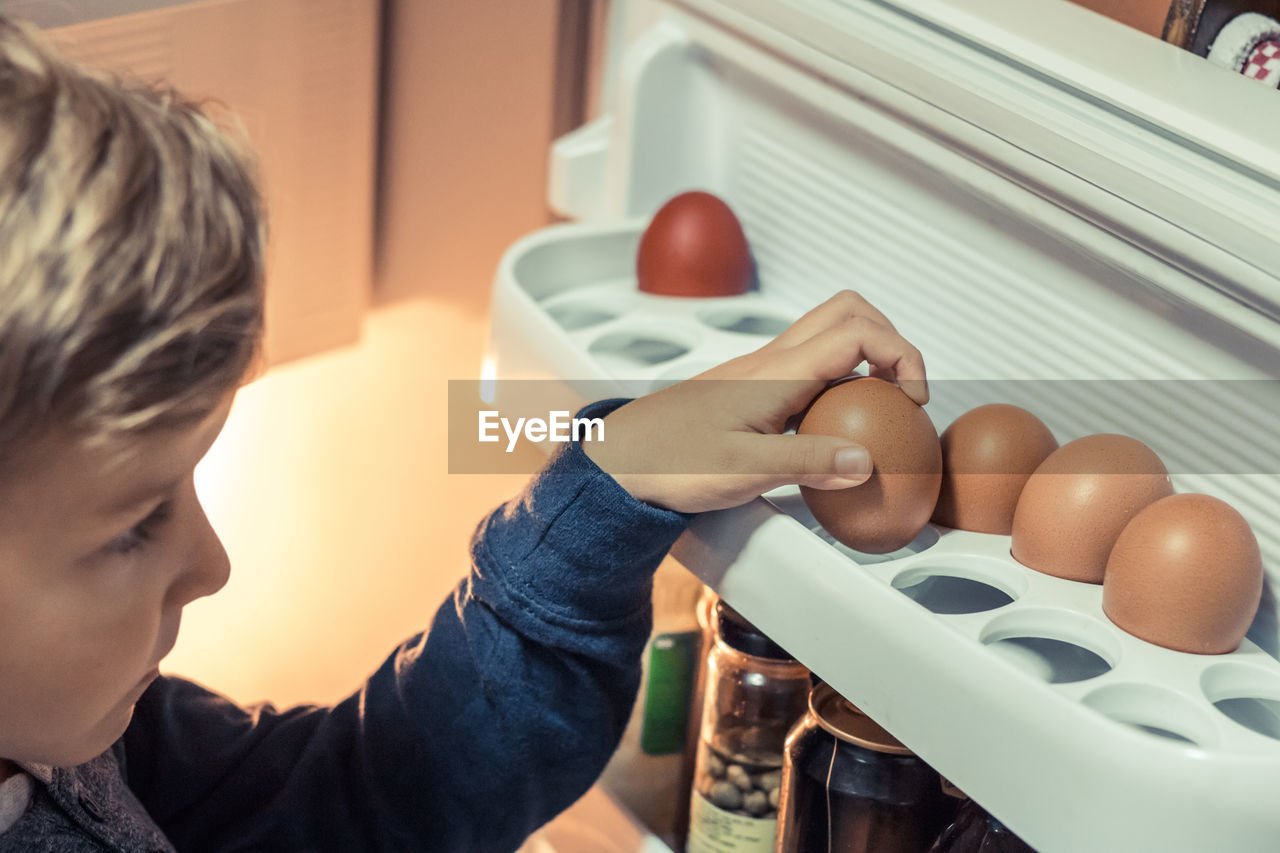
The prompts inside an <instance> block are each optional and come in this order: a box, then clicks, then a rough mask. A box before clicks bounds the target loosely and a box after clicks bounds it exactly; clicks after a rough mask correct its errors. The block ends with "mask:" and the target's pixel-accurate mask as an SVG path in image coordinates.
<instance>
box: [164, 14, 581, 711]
mask: <svg viewBox="0 0 1280 853" xmlns="http://www.w3.org/2000/svg"><path fill="white" fill-rule="evenodd" d="M556 6H557V4H556V3H554V2H549V0H530V2H523V3H513V2H507V0H503V2H497V0H469V2H465V3H461V2H442V0H391V2H390V3H389V8H388V10H387V13H388V14H389V16H390V18H389V21H388V23H389V27H388V34H389V38H388V41H387V43H386V45H385V48H386V50H387V51H388V52H387V71H388V79H387V89H386V97H385V101H384V104H383V109H384V114H383V118H384V121H383V131H384V135H383V140H382V141H383V151H382V154H383V163H382V167H383V170H382V176H383V183H382V204H381V226H382V231H381V240H380V241H379V242H380V249H381V259H382V261H381V264H380V268H379V274H378V276H377V287H378V291H377V294H378V299H377V301H378V302H379V307H377V308H376V309H375V310H374V312H373V313H372V314H370V315H369V316H368V317H367V319H366V321H365V323H364V328H363V334H362V336H361V339H360V341H359V342H358V343H357V344H356V345H354V346H348V347H344V348H341V349H337V350H334V351H330V352H326V353H323V354H320V355H317V356H313V357H310V358H305V359H300V360H296V361H293V362H290V363H288V364H285V365H282V366H279V367H277V368H275V369H273V370H272V371H271V372H269V373H268V374H267V375H266V376H265V377H263V378H262V379H260V380H258V382H256V383H254V384H253V385H251V386H249V387H247V388H245V389H244V390H243V391H242V392H241V394H240V396H239V398H238V399H237V402H236V405H235V408H234V409H233V411H232V414H231V418H230V420H229V421H228V424H227V428H226V430H225V431H224V433H223V436H222V437H221V438H220V439H219V440H218V443H217V444H215V446H214V448H213V450H212V451H211V452H210V454H209V457H208V459H207V460H206V462H205V463H204V464H203V465H202V468H201V470H200V477H199V479H198V485H199V488H200V493H201V496H202V499H203V500H204V502H205V505H206V508H207V510H208V512H209V515H210V518H211V520H212V522H213V524H214V527H215V529H217V530H218V531H219V533H220V535H221V536H222V537H223V541H224V543H225V544H226V547H227V550H228V552H229V554H230V556H231V561H232V577H231V581H230V583H229V584H228V585H227V587H226V589H225V590H224V591H223V592H221V593H219V594H218V595H216V596H214V597H213V598H210V599H205V600H202V601H199V602H196V603H194V604H193V605H191V606H189V607H188V608H187V614H186V617H185V620H184V625H183V632H182V636H181V638H180V639H179V642H178V646H177V648H176V649H175V651H174V652H173V654H172V655H171V656H170V657H169V658H168V660H167V661H166V662H165V664H164V665H163V666H162V669H164V670H165V671H167V672H175V673H180V674H184V675H189V676H192V677H195V678H197V679H199V680H201V681H204V682H206V683H208V684H210V685H211V686H213V687H216V688H217V689H220V690H222V691H224V692H226V693H228V694H229V695H231V696H232V697H233V698H235V699H237V700H239V701H242V702H251V701H255V700H259V699H270V700H272V701H274V702H276V703H277V704H291V703H294V702H298V701H330V700H334V699H337V698H339V697H340V696H342V695H344V694H345V693H346V692H347V691H349V690H350V689H352V688H353V687H355V686H356V685H357V684H358V683H359V681H360V680H361V679H362V678H363V677H364V676H365V675H366V674H367V673H368V672H369V671H370V670H371V669H372V668H373V667H374V666H376V665H377V664H378V663H379V662H380V661H381V660H382V658H383V656H384V655H385V654H386V652H387V651H388V650H389V649H390V648H391V647H392V646H393V645H394V644H395V643H396V642H397V641H398V640H399V639H400V638H402V637H404V636H406V635H408V634H409V633H411V632H413V631H415V630H417V629H419V628H421V627H423V626H424V625H425V624H426V623H427V620H428V619H429V618H430V616H431V614H432V613H433V612H434V610H435V608H436V606H437V604H438V603H439V602H440V600H441V598H442V597H443V596H445V595H446V594H447V593H448V591H449V589H450V588H451V587H452V586H453V584H454V583H455V582H456V581H457V579H458V578H459V577H461V576H462V574H463V573H464V571H465V570H466V568H467V557H468V553H467V552H468V547H467V546H468V540H469V537H470V535H471V532H472V530H473V529H474V528H475V525H476V522H477V521H478V520H479V519H480V518H481V517H482V515H483V514H484V513H485V512H486V511H487V510H488V509H489V508H490V507H492V506H494V505H496V504H497V503H499V502H501V501H502V500H504V499H505V498H506V497H508V496H510V495H511V494H514V493H515V492H516V491H518V490H519V488H520V487H521V486H522V485H523V484H524V482H526V481H527V479H528V478H527V477H524V476H463V475H453V476H451V475H450V474H449V473H448V452H447V451H448V448H447V442H446V439H447V436H446V434H445V428H446V425H447V419H446V417H445V414H446V392H447V380H449V379H466V378H478V376H479V372H480V362H481V357H482V352H483V349H484V345H485V339H486V335H487V330H488V305H489V285H490V280H491V277H492V274H493V271H494V269H495V267H496V265H497V263H498V259H499V257H500V255H501V253H502V251H503V249H504V248H505V247H506V246H507V245H508V244H509V243H511V242H512V241H513V240H514V239H516V238H517V237H519V236H521V235H522V234H525V233H527V232H528V231H530V230H532V229H535V228H538V227H540V226H541V225H543V224H545V223H546V221H547V214H546V208H545V203H544V201H543V198H544V193H545V181H546V167H545V162H546V156H547V150H548V145H549V142H550V136H551V113H552V109H551V105H552V98H553V93H552V77H553V62H552V59H553V53H554V43H555V35H556V26H555V15H556Z"/></svg>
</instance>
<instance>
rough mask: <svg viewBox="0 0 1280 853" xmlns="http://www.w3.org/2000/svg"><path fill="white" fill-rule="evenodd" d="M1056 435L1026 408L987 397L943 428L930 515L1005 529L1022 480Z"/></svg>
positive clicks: (962, 525)
mask: <svg viewBox="0 0 1280 853" xmlns="http://www.w3.org/2000/svg"><path fill="white" fill-rule="evenodd" d="M1057 449H1058V441H1057V439H1055V438H1054V437H1053V433H1051V432H1049V428H1048V427H1047V426H1045V425H1044V423H1043V422H1041V420H1040V419H1039V418H1037V417H1036V416H1035V415H1033V414H1031V413H1030V412H1028V411H1027V410H1026V409H1020V408H1018V407H1017V406H1010V405H1006V404H1004V403H991V404H990V405H987V406H979V407H978V408H976V409H973V410H972V411H969V412H965V413H964V414H963V415H961V416H960V417H958V418H956V419H955V420H954V421H953V422H952V424H951V426H949V427H947V428H946V430H944V431H943V433H942V490H941V491H940V492H939V494H938V506H937V508H936V509H935V510H934V511H933V520H934V521H936V522H937V523H938V524H941V525H944V526H946V527H955V528H958V529H960V530H973V531H976V532H978V533H1000V534H1003V535H1006V536H1007V535H1008V534H1009V533H1010V531H1012V530H1013V510H1014V508H1015V507H1016V506H1017V505H1018V495H1020V494H1021V493H1022V486H1023V484H1025V483H1026V482H1027V478H1028V477H1030V476H1031V472H1032V471H1034V470H1036V468H1037V467H1038V466H1039V465H1040V463H1041V462H1043V461H1044V460H1045V457H1047V456H1048V455H1049V454H1050V453H1052V452H1053V451H1055V450H1057Z"/></svg>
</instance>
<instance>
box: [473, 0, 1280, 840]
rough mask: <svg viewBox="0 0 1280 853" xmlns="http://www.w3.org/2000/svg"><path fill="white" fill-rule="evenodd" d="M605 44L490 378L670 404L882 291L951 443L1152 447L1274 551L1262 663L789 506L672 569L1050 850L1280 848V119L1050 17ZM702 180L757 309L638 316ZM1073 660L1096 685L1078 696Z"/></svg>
mask: <svg viewBox="0 0 1280 853" xmlns="http://www.w3.org/2000/svg"><path fill="white" fill-rule="evenodd" d="M612 32H613V38H614V42H613V44H614V46H615V47H616V48H617V50H616V51H615V52H614V53H613V54H612V56H611V61H610V63H609V66H608V67H609V71H608V78H609V79H608V81H607V83H605V84H604V85H603V86H602V91H603V93H604V95H603V99H604V109H603V111H602V113H601V115H600V116H599V117H597V118H596V119H595V120H594V121H593V122H591V123H590V124H588V125H586V126H584V127H583V128H581V129H579V130H578V131H575V132H574V133H572V134H570V135H568V136H567V137H564V138H562V139H561V140H560V141H559V142H558V143H557V144H556V145H555V146H554V148H553V151H552V158H551V167H550V175H549V186H548V193H549V198H550V200H551V203H552V205H553V206H554V207H556V208H557V209H558V210H560V211H562V212H564V213H565V214H567V215H569V216H571V217H573V218H575V219H576V220H577V221H576V222H573V223H569V224H563V225H558V226H554V227H552V228H549V229H546V230H543V231H539V232H536V233H534V234H531V235H529V236H528V237H526V238H524V239H522V240H520V241H518V242H517V243H516V244H514V245H513V246H512V247H511V248H510V249H509V250H508V252H507V253H506V255H505V256H504V258H503V261H502V263H501V265H500V267H499V269H498V271H497V274H496V276H495V280H494V298H493V315H492V320H491V324H492V333H491V352H490V357H491V358H493V359H494V361H495V363H496V367H497V375H498V377H499V378H500V379H524V378H539V379H556V380H561V385H562V388H563V392H564V394H565V396H566V398H572V399H581V400H583V401H585V397H586V396H590V395H591V394H593V393H595V391H596V390H597V389H598V388H599V387H600V386H599V385H595V384H593V385H590V386H584V385H580V384H578V383H577V382H576V380H592V381H593V382H604V383H606V384H607V385H608V386H609V387H610V388H611V389H612V390H614V391H615V392H616V393H619V394H630V395H635V394H641V393H644V392H646V391H648V390H650V389H652V388H655V387H658V386H660V385H661V384H663V383H666V382H669V381H672V380H675V379H680V378H685V377H688V376H691V375H694V374H696V373H698V372H700V371H701V370H703V369H705V368H706V367H708V366H710V365H713V364H716V363H719V362H721V361H723V360H726V359H727V358H730V357H733V356H735V355H738V354H741V353H744V352H747V351H750V350H752V349H755V348H757V347H758V346H760V345H761V344H762V343H763V342H764V341H766V340H768V339H769V338H770V337H771V336H772V335H774V334H776V333H777V332H778V331H779V330H780V329H781V328H785V325H786V324H787V323H788V322H789V321H790V320H792V319H794V318H795V317H798V316H799V315H800V314H801V313H803V312H804V311H805V310H807V309H808V308H810V307H812V306H813V305H815V304H817V303H818V302H819V301H821V300H822V299H824V298H825V297H827V296H828V295H830V294H831V293H833V292H834V291H836V290H839V289H841V288H844V287H853V288H855V289H857V290H859V291H860V292H861V293H863V294H864V295H866V296H867V298H868V299H870V301H872V302H873V303H874V304H876V305H877V306H878V307H880V308H881V309H882V310H883V311H884V312H885V313H886V314H887V315H888V316H889V317H890V318H892V319H893V321H894V322H895V324H896V325H897V326H898V328H899V329H900V330H901V331H902V333H903V334H904V335H905V336H906V337H907V338H908V339H909V340H911V341H912V342H913V343H915V344H916V345H917V346H918V347H920V349H921V350H922V352H923V353H924V356H925V359H926V363H927V364H928V367H929V376H930V379H931V382H932V383H933V387H934V392H935V393H934V399H933V400H932V401H931V403H930V404H929V406H928V407H927V411H929V413H930V415H931V417H932V419H933V421H934V423H935V424H936V425H937V427H938V428H939V430H941V429H943V428H945V427H946V426H947V424H949V423H950V421H951V420H953V419H954V418H955V417H956V416H958V415H959V414H961V413H963V412H965V411H967V410H969V409H971V408H974V407H975V406H977V405H980V404H982V403H986V402H996V401H1000V402H1013V403H1017V404H1019V405H1022V406H1024V407H1025V408H1028V409H1030V410H1031V411H1033V412H1035V413H1036V414H1037V415H1038V416H1040V417H1041V419H1042V420H1044V421H1045V422H1046V423H1047V424H1048V425H1049V426H1050V428H1051V429H1052V430H1053V431H1054V433H1055V435H1056V436H1057V438H1058V440H1059V442H1060V443H1066V442H1067V441H1069V440H1071V439H1073V438H1076V437H1079V436H1083V435H1087V434H1090V433H1096V432H1124V433H1127V434H1129V435H1133V436H1134V437H1137V438H1139V439H1141V440H1143V441H1146V442H1147V443H1148V444H1150V445H1151V446H1152V447H1153V448H1154V449H1156V450H1157V452H1158V453H1159V454H1160V455H1161V457H1162V458H1163V459H1164V460H1165V461H1166V464H1167V465H1168V467H1169V469H1170V471H1171V473H1172V479H1173V481H1174V485H1175V487H1176V489H1177V490H1178V491H1180V492H1204V493H1208V494H1211V495H1215V496H1217V497H1220V498H1222V499H1224V500H1226V501H1227V502H1228V503H1230V504H1232V505H1233V506H1234V507H1235V508H1236V509H1237V510H1239V511H1240V512H1241V513H1242V514H1243V515H1244V516H1245V517H1246V518H1247V519H1248V521H1249V522H1250V524H1251V526H1252V527H1253V530H1254V532H1255V534H1256V535H1257V538H1258V541H1259V544H1260V546H1261V549H1262V553H1263V558H1264V565H1265V568H1266V570H1267V578H1268V582H1267V588H1266V590H1265V591H1264V597H1263V606H1262V608H1261V609H1260V611H1259V615H1258V617H1257V619H1256V620H1255V622H1254V624H1253V627H1252V628H1251V630H1250V632H1249V637H1248V639H1247V640H1246V642H1245V643H1244V644H1243V645H1242V647H1241V648H1240V649H1239V650H1238V651H1236V652H1234V653H1232V654H1229V655H1220V656H1198V655H1190V654H1183V653H1178V652H1172V651H1169V650H1166V649H1162V648H1160V647H1157V646H1154V645H1151V644H1149V643H1145V642H1143V641H1141V640H1138V639H1136V638H1134V637H1132V636H1130V635H1128V634H1126V633H1124V632H1123V631H1121V630H1120V629H1118V628H1117V627H1116V626H1114V625H1113V624H1112V623H1110V622H1109V621H1108V620H1107V618H1106V617H1105V616H1104V615H1103V613H1102V611H1101V604H1100V600H1101V590H1100V588H1099V587H1096V586H1093V585H1089V584H1081V583H1075V582H1071V581H1064V580H1060V579H1058V578H1053V577H1050V576H1047V575H1042V574H1039V573H1036V572H1034V571H1031V570H1028V569H1026V568H1025V567H1023V566H1021V565H1020V564H1018V563H1017V562H1016V561H1014V560H1013V559H1012V558H1011V556H1010V554H1009V539H1008V537H999V536H994V535H986V534H975V533H966V532H961V531H950V530H946V529H943V528H939V527H936V526H930V527H928V528H926V529H925V531H924V532H923V533H922V534H921V535H920V537H918V538H917V540H916V541H915V542H913V543H911V545H909V546H908V547H907V548H905V549H902V550H901V551H899V552H895V553H892V554H889V555H867V554H860V553H857V552H853V551H851V550H849V549H848V548H846V547H844V546H842V545H839V544H836V543H834V542H833V540H832V539H831V538H830V537H829V536H827V535H826V534H824V532H823V531H822V530H821V528H820V527H819V526H818V525H817V524H816V523H815V522H814V520H813V518H812V516H810V515H809V514H808V512H807V510H806V509H805V507H804V504H803V502H802V501H800V500H799V498H798V495H797V493H796V491H795V490H791V489H783V490H778V491H776V492H774V493H770V495H768V496H766V498H762V499H759V500H757V501H755V502H753V503H752V504H749V505H748V506H746V507H742V508H739V509H736V510H729V511H725V512H718V513H710V514H707V515H705V516H702V517H700V518H699V519H698V520H696V521H695V522H694V524H693V525H692V527H691V529H690V530H689V532H688V533H687V534H686V535H685V536H684V537H683V538H682V539H681V540H680V541H679V542H678V543H677V545H676V547H675V549H674V551H673V554H674V556H675V557H676V559H678V560H679V561H680V562H682V563H683V564H684V565H685V566H686V567H687V568H688V569H689V570H690V571H692V572H694V573H695V574H697V575H698V576H699V577H700V578H701V579H702V580H704V581H705V582H706V583H708V584H710V585H711V586H713V587H714V588H716V590H717V591H718V592H719V593H720V595H721V596H722V597H724V598H725V599H726V600H727V601H728V602H729V603H730V604H732V605H733V607H734V608H736V609H738V610H739V611H740V612H742V613H743V614H744V615H745V616H747V617H748V618H749V619H750V620H751V621H752V622H754V623H755V624H756V625H758V626H759V627H760V628H761V629H763V630H764V631H765V632H766V633H767V634H769V635H770V636H771V637H773V638H774V639H775V640H776V641H777V642H778V643H779V644H780V645H782V646H783V647H784V648H786V649H787V650H788V651H790V652H791V653H792V654H793V655H795V656H796V657H798V658H799V659H800V660H801V661H802V662H804V663H805V664H806V665H808V666H809V667H810V668H811V669H813V670H814V671H815V672H816V673H817V674H819V675H820V676H821V677H822V678H823V679H825V680H827V681H828V682H829V683H831V684H832V685H833V686H834V687H836V689H837V690H839V691H840V692H841V693H843V694H844V695H845V696H847V697H848V698H849V699H850V700H852V701H853V702H854V703H855V704H857V705H859V706H860V707H862V708H863V709H864V710H865V711H866V712H867V713H869V714H870V715H871V716H872V717H874V718H875V719H876V720H877V721H878V722H880V723H881V724H882V725H883V726H885V727H886V728H887V729H888V730H889V731H890V732H892V733H893V734H894V735H895V736H896V737H898V738H899V739H901V740H902V741H903V742H905V743H906V744H907V745H908V746H910V747H911V748H912V749H914V750H915V751H916V752H917V753H918V754H920V755H921V756H922V757H923V758H924V759H925V760H927V761H928V762H929V763H930V764H932V765H933V766H934V767H935V768H936V769H938V770H939V771H940V772H941V773H942V774H943V775H945V776H946V777H948V778H949V779H950V780H951V781H952V782H953V783H955V784H956V785H957V786H959V787H960V788H961V789H963V790H964V791H966V792H967V793H969V794H970V795H971V796H973V797H974V798H975V799H977V800H978V801H979V802H980V803H982V804H983V805H984V806H985V807H986V808H988V809H989V810H990V811H992V812H993V813H994V814H995V815H996V816H997V817H998V818H1000V820H1001V821H1003V822H1005V823H1006V824H1007V825H1008V826H1009V827H1010V828H1011V829H1013V830H1014V831H1015V832H1017V833H1018V834H1019V835H1021V836H1022V837H1023V838H1025V839H1026V840H1027V841H1028V842H1029V843H1031V844H1032V845H1033V846H1035V847H1036V848H1037V849H1039V850H1043V851H1047V853H1055V851H1064V853H1065V851H1078V850H1086V849H1087V850H1099V851H1142V850H1152V851H1155V850H1165V851H1167V850H1207V849H1231V850H1240V851H1251V850H1258V851H1262V850H1270V849H1274V846H1275V838H1276V837H1278V835H1280V815H1278V813H1277V812H1276V810H1275V809H1274V804H1273V802H1272V800H1273V790H1272V787H1271V786H1272V785H1273V784H1274V779H1275V778H1277V775H1276V774H1277V772H1280V743H1278V742H1277V741H1278V740H1280V715H1278V714H1277V709H1280V663H1277V657H1278V656H1280V629H1278V627H1277V608H1276V599H1275V594H1274V592H1273V590H1274V589H1275V584H1276V582H1277V581H1278V580H1280V576H1278V575H1277V572H1280V523H1277V522H1278V519H1277V516H1276V509H1275V507H1276V506H1277V498H1280V476H1277V472H1280V465H1277V464H1276V449H1275V439H1274V437H1273V436H1271V435H1270V433H1271V431H1272V430H1271V428H1270V422H1271V420H1272V418H1271V417H1269V415H1272V414H1273V413H1274V412H1275V411H1276V403H1277V402H1280V401H1278V400H1277V398H1276V392H1275V385H1276V383H1275V382H1274V380H1275V379H1277V378H1280V326H1277V324H1276V319H1277V316H1278V314H1280V303H1278V302H1277V298H1276V294H1277V293H1280V289H1278V288H1277V285H1278V284H1280V282H1278V281H1277V274H1276V271H1277V270H1280V239H1278V238H1277V235H1280V228H1278V227H1277V226H1280V204H1278V202H1280V141H1278V140H1277V139H1276V138H1275V135H1274V133H1271V132H1269V131H1268V130H1267V129H1266V128H1267V127H1272V128H1274V127H1275V124H1274V121H1273V120H1272V121H1271V123H1270V124H1267V121H1265V120H1264V121H1260V120H1259V119H1260V118H1263V119H1266V117H1271V119H1274V117H1275V116H1276V115H1277V111H1278V109H1280V96H1277V94H1276V93H1275V92H1274V91H1273V90H1271V91H1269V90H1268V89H1266V88H1265V87H1262V86H1259V85H1258V84H1256V83H1253V82H1251V81H1248V80H1245V79H1243V78H1240V77H1238V76H1236V75H1232V74H1230V73H1228V72H1226V71H1224V70H1222V69H1219V68H1216V67H1213V66H1211V65H1209V64H1208V63H1207V62H1205V61H1204V60H1203V59H1200V58H1198V57H1195V56H1192V55H1190V54H1188V53H1186V52H1184V51H1181V50H1178V49H1176V48H1174V47H1172V46H1171V45H1168V44H1165V43H1162V42H1160V41H1158V40H1156V39H1152V38H1149V37H1147V36H1144V35H1142V34H1140V33H1138V32H1136V31H1133V30H1130V29H1128V28H1126V27H1123V26H1121V25H1119V24H1116V23H1114V22H1112V21H1108V20H1106V19H1103V18H1101V17H1099V16H1097V15H1094V14H1092V13H1090V12H1088V11H1086V10H1084V9H1080V8H1077V7H1075V6H1072V5H1070V4H1067V3H1058V2H1051V0H1044V2H1035V3H1030V2H1013V1H1012V0H975V2H965V3H960V2H947V3H937V2H930V3H926V2H921V1H920V0H897V2H867V1H866V0H863V1H862V2H853V0H847V2H837V0H789V2H783V3H778V2H765V0H686V2H656V0H653V2H644V3H631V4H624V5H622V6H620V7H618V8H617V9H615V20H614V27H613V30H612ZM693 188H699V189H706V190H710V191H712V192H715V193H716V194H718V195H720V196H721V197H722V198H724V199H725V200H726V201H728V202H729V204H730V205H731V206H732V207H733V208H734V210H735V211H736V212H737V214H738V215H739V217H740V219H741V220H742V222H743V225H744V228H745V230H746V233H747V237H748V240H749V242H750V244H751V247H752V252H753V255H754V258H755V262H756V266H757V274H758V283H759V286H758V289H757V290H756V291H754V292H752V293H749V294H747V295H745V296H742V297H731V298H722V299H717V300H672V299H663V298H661V297H654V296H649V295H645V294H641V293H639V292H637V291H636V289H635V284H634V259H635V251H636V246H637V242H638V240H639V236H640V234H641V233H642V231H643V229H644V226H645V224H646V223H647V219H648V217H649V216H650V215H651V214H652V212H653V211H654V210H655V209H656V208H657V206H658V205H660V204H661V203H662V202H663V201H664V200H665V199H667V198H669V197H670V196H671V195H673V194H675V193H676V192H679V191H682V190H685V189H693ZM501 387H502V386H501V385H499V398H498V400H497V401H496V402H497V404H498V406H499V407H504V403H503V399H502V397H501ZM575 395H576V397H575ZM596 396H598V394H596ZM1011 397H1013V398H1012V399H1011ZM510 403H511V405H512V406H518V405H521V402H520V401H516V400H514V399H513V400H511V401H510ZM517 414H526V413H525V412H517ZM528 414H534V412H528ZM543 414H545V410H544V411H543ZM939 579H940V580H941V581H942V582H941V583H939V582H938V581H939ZM930 588H932V589H939V588H941V589H945V590H947V592H946V593H944V594H940V595H939V594H930V595H926V594H924V592H923V590H927V589H930ZM1046 640H1047V641H1053V642H1052V643H1051V644H1047V645H1046V644H1043V643H1040V642H1039V641H1046ZM1025 641H1034V642H1025ZM1045 648H1048V649H1051V650H1050V651H1043V649H1045ZM1028 649H1033V650H1034V649H1041V651H1028ZM1053 649H1056V650H1057V651H1053ZM1080 650H1084V651H1085V652H1086V653H1087V654H1089V655H1091V656H1093V657H1096V658H1097V659H1098V660H1099V661H1101V666H1100V667H1099V668H1098V669H1097V670H1096V671H1091V672H1088V673H1071V672H1068V670H1069V669H1070V667H1069V665H1068V661H1069V659H1070V658H1071V656H1072V655H1074V654H1076V653H1078V652H1079V651H1080Z"/></svg>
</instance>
